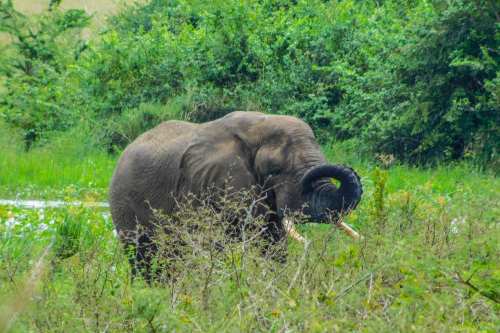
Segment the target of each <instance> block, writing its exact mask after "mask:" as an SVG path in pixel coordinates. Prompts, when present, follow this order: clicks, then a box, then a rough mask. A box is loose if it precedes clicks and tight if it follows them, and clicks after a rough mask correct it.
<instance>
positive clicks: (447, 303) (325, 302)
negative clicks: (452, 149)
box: [0, 134, 500, 332]
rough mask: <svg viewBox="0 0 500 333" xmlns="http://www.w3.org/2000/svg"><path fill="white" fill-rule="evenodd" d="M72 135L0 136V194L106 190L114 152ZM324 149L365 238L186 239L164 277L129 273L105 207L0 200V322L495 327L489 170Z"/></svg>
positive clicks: (102, 327) (92, 327) (58, 328)
mask: <svg viewBox="0 0 500 333" xmlns="http://www.w3.org/2000/svg"><path fill="white" fill-rule="evenodd" d="M14 137H15V136H14ZM72 137H73V140H70V139H64V138H61V139H59V140H57V141H56V143H54V145H51V147H50V148H37V149H35V150H34V151H32V152H30V153H24V152H22V151H21V150H20V149H19V148H16V144H15V142H13V141H12V140H14V139H6V138H4V139H3V140H1V141H2V142H1V144H0V146H1V147H2V152H3V153H4V155H3V156H5V157H7V158H3V159H2V160H0V189H1V190H0V193H2V195H9V196H15V195H18V196H22V197H23V196H24V197H30V198H34V197H43V198H51V197H58V198H66V199H68V200H70V199H73V198H83V199H84V200H88V201H90V200H102V199H105V198H106V187H107V182H108V180H109V177H110V175H111V173H112V169H113V166H114V162H115V158H113V157H109V156H108V155H106V154H104V153H101V152H96V151H95V150H92V149H90V148H88V149H87V148H85V146H82V145H81V142H85V141H84V139H83V138H81V137H80V138H79V137H78V134H75V135H73V136H72ZM72 142H73V143H72ZM74 142H78V144H75V143H74ZM325 152H326V154H327V156H328V157H329V158H330V160H332V161H333V162H346V163H349V164H352V165H354V166H355V167H356V169H357V170H359V173H360V174H361V177H362V181H363V184H364V186H365V195H364V198H363V200H362V203H361V206H360V207H359V208H358V209H357V210H356V211H355V212H354V213H353V214H352V215H351V216H350V217H349V220H348V222H349V223H350V224H352V225H353V226H354V227H355V228H356V229H357V230H359V231H360V233H362V234H363V235H364V236H365V239H364V241H362V242H359V243H356V242H353V241H352V240H350V239H348V238H347V237H346V236H345V235H343V234H342V233H340V232H338V231H336V230H335V229H334V228H333V227H331V226H328V225H321V226H319V225H303V226H299V229H300V230H301V232H302V233H303V234H304V235H305V236H306V237H307V238H309V239H310V240H311V245H310V246H309V247H308V248H304V247H303V246H302V245H301V244H298V243H296V242H294V241H292V240H290V241H289V244H288V250H289V257H288V261H287V263H286V264H278V263H276V262H272V261H269V260H264V259H263V258H262V257H261V256H260V255H258V253H256V252H257V251H256V250H255V251H254V250H248V251H244V250H242V247H241V244H236V245H234V246H232V247H230V249H229V250H228V251H225V252H224V253H222V254H221V253H217V254H214V253H213V252H212V251H210V250H209V249H206V248H201V247H200V248H193V249H192V250H190V251H191V252H189V253H187V254H186V256H185V259H184V261H183V263H182V265H181V266H180V269H179V273H178V274H179V276H178V279H177V280H176V281H175V282H171V283H167V284H166V285H156V286H153V287H148V286H147V285H145V284H144V283H143V282H142V281H140V280H135V281H133V282H132V281H131V279H130V270H129V266H128V264H127V260H126V258H125V256H124V254H123V252H122V251H121V248H120V246H119V243H118V241H117V239H116V237H115V234H114V232H113V226H112V223H111V221H110V218H109V214H107V212H106V210H102V209H86V208H83V207H70V208H64V209H43V210H26V209H20V208H16V207H6V206H0V300H2V301H1V302H0V307H1V308H2V309H1V311H0V331H2V328H3V329H6V328H9V329H10V330H11V331H12V332H27V331H43V332H87V331H106V332H123V331H134V332H165V331H177V332H185V331H194V332H221V331H223V332H237V331H245V332H255V331H266V332H267V331H271V332H301V331H303V332H332V331H367V332H388V331H391V332H392V331H396V332H411V331H415V332H422V331H426V332H477V331H481V332H498V328H499V327H500V304H499V302H500V265H499V264H498V256H499V255H500V223H499V219H498V216H500V207H499V202H500V197H499V194H498V188H499V187H500V182H499V181H498V179H497V178H496V177H494V176H493V175H488V174H487V173H484V172H480V171H478V170H477V169H476V168H474V167H472V166H469V165H466V164H458V165H455V166H442V167H438V168H434V169H418V168H412V167H408V166H404V165H397V164H395V165H393V166H387V167H386V168H380V167H379V166H377V163H375V162H370V161H361V160H359V159H357V157H356V156H353V155H352V154H348V153H345V152H343V151H342V150H341V149H339V147H337V146H333V147H325ZM191 214H192V215H190V216H188V217H187V219H198V220H199V221H200V222H202V223H203V222H204V221H206V220H207V219H210V218H214V219H215V218H216V217H214V216H210V214H200V212H192V213H191Z"/></svg>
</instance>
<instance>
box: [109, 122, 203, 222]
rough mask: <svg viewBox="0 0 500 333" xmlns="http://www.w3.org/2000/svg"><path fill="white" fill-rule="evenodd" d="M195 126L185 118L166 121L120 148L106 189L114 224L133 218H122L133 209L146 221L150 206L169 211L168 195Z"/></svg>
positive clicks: (175, 184)
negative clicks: (107, 189) (119, 154)
mask: <svg viewBox="0 0 500 333" xmlns="http://www.w3.org/2000/svg"><path fill="white" fill-rule="evenodd" d="M197 126H198V125H196V124H192V123H188V122H184V121H166V122H163V123H161V124H160V125H158V126H156V127H155V128H153V129H151V130H149V131H147V132H145V133H143V134H142V135H141V136H139V137H138V138H137V139H136V140H134V141H133V142H132V143H131V144H130V145H129V146H127V148H126V149H125V150H124V151H123V153H122V156H121V157H120V159H119V160H118V163H117V165H116V168H115V171H114V173H113V177H112V179H111V183H110V188H109V200H110V201H109V202H110V208H111V213H112V216H113V221H114V222H115V224H129V223H131V225H128V226H126V227H125V229H128V228H131V227H133V221H125V219H124V218H121V215H123V212H124V211H130V210H131V211H132V212H133V215H134V216H135V217H136V218H138V219H139V220H143V221H144V220H146V219H147V216H148V215H149V214H150V205H151V207H155V208H162V209H164V210H167V211H168V210H170V209H171V207H170V206H172V202H171V201H172V200H170V196H171V194H172V192H175V190H176V188H177V187H178V183H179V181H180V180H181V174H180V163H181V160H182V156H183V154H184V152H185V150H186V149H187V147H188V146H189V144H190V143H191V142H192V141H193V138H194V137H195V136H196V128H197ZM115 217H116V218H115Z"/></svg>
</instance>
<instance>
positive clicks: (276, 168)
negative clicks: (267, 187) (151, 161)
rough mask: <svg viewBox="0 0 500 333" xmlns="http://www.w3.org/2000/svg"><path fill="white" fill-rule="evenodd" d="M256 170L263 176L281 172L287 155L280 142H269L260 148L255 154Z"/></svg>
mask: <svg viewBox="0 0 500 333" xmlns="http://www.w3.org/2000/svg"><path fill="white" fill-rule="evenodd" d="M254 163H255V166H254V167H255V171H256V172H257V173H258V174H259V175H260V176H261V177H267V176H271V175H273V174H277V173H280V172H281V171H282V170H283V166H284V163H285V155H284V153H283V149H282V147H281V145H280V144H267V145H264V146H262V147H260V148H259V150H258V151H257V153H256V155H255V162H254Z"/></svg>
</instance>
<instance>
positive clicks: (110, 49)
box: [4, 0, 500, 163]
mask: <svg viewBox="0 0 500 333" xmlns="http://www.w3.org/2000/svg"><path fill="white" fill-rule="evenodd" d="M497 17H498V10H497V9H496V7H495V5H494V3H493V2H492V1H475V2H470V1H468V2H464V1H438V0H436V1H430V2H429V1H408V2H401V1H395V0H394V1H384V2H380V1H365V2H359V1H354V0H347V1H322V0H313V1H293V2H289V1H278V0H264V1H262V0H261V1H257V0H255V1H246V2H241V1H236V0H229V1H224V2H210V3H207V2H204V1H200V0H195V1H185V0H177V1H166V0H152V1H150V2H148V3H146V4H136V5H133V6H131V7H128V8H126V9H125V10H124V11H123V12H122V13H120V14H119V15H117V16H116V17H114V18H112V19H111V22H110V25H109V27H108V30H107V31H106V32H104V33H103V34H102V35H101V37H100V38H99V39H98V40H96V41H95V42H92V43H90V45H89V46H88V47H87V48H86V50H85V51H84V52H83V53H82V54H81V55H80V56H79V57H78V59H76V60H74V61H73V62H71V65H70V66H66V67H65V68H64V70H63V71H62V72H61V73H59V72H57V71H55V70H53V69H52V67H49V68H48V69H46V71H45V72H44V73H43V77H44V80H45V81H46V83H47V84H48V86H47V87H48V88H43V89H42V88H39V86H38V85H36V84H32V83H29V84H26V85H25V86H23V88H19V87H18V86H19V85H18V84H17V83H15V82H8V83H7V87H8V89H9V90H10V91H16V92H17V93H16V94H14V95H13V96H16V97H15V98H13V97H8V98H6V99H5V100H7V101H10V102H9V103H7V104H5V103H4V109H5V110H6V112H5V113H6V114H7V115H10V116H9V117H7V120H8V121H9V122H10V123H13V124H16V125H17V126H21V127H23V128H25V129H29V128H32V127H36V126H38V124H40V125H39V126H42V125H41V124H43V128H41V129H36V131H37V132H40V131H43V130H52V129H56V130H59V129H61V130H65V129H66V128H68V127H70V126H72V125H73V123H75V122H78V121H79V119H80V118H89V119H91V120H92V121H95V122H96V123H97V124H99V128H98V129H97V131H96V137H98V138H103V137H105V139H103V140H101V141H102V144H103V145H109V144H110V142H111V145H117V146H120V147H121V146H123V145H125V144H126V143H127V142H128V140H122V139H123V138H122V139H116V137H117V136H116V135H114V134H112V135H111V136H109V135H104V136H103V134H102V133H103V132H104V133H109V132H113V131H114V130H111V131H110V129H112V128H113V127H114V124H116V123H117V122H118V123H119V122H120V120H119V119H123V121H128V120H130V119H132V118H133V119H134V120H133V122H134V123H137V122H138V121H139V119H140V118H141V117H142V116H141V115H137V116H135V115H132V113H134V112H138V113H139V114H140V113H141V112H142V111H141V110H140V105H142V104H154V105H165V104H169V103H171V102H172V101H173V100H183V103H182V105H183V106H182V108H181V112H180V113H178V116H179V117H181V118H183V119H187V120H192V121H199V122H201V121H207V120H211V119H215V118H218V117H220V116H221V115H224V114H226V113H227V112H229V111H231V110H235V109H240V110H248V109H253V110H255V109H257V110H264V111H266V112H272V113H280V114H292V115H295V116H298V117H301V118H303V119H304V120H305V121H306V122H308V123H309V124H310V125H311V126H312V127H313V128H314V130H315V132H316V134H317V135H318V137H319V139H320V140H321V141H323V142H327V141H331V140H336V141H339V140H346V139H355V140H357V141H358V142H360V143H361V145H360V146H359V147H357V149H359V150H363V151H364V152H367V153H377V154H378V153H382V154H393V155H394V156H395V157H396V158H398V159H399V160H406V161H412V162H419V163H428V162H433V161H436V160H442V159H460V158H463V157H470V158H474V159H476V160H477V161H485V162H489V161H493V160H495V159H496V158H497V151H498V142H499V141H500V140H499V134H498V133H499V131H498V125H497V124H498V121H499V119H498V117H499V116H498V114H499V112H498V106H499V101H498V72H500V68H499V53H498V51H497V50H498V49H499V45H498V44H499V37H498V36H499V34H498V23H497V19H496V18H497ZM44 87H45V85H44ZM19 91H20V92H19ZM17 96H19V97H21V98H18V97H17ZM22 101H25V102H23V103H25V104H22V103H21V102H22ZM34 101H36V103H35V102H34ZM40 101H42V102H43V103H40ZM29 103H31V104H29ZM33 103H35V104H36V107H37V108H38V109H37V108H35V107H33V106H32V104H33ZM40 105H42V106H43V108H44V109H42V110H41V111H39V110H40V108H42V107H41V106H40ZM47 105H48V106H47ZM57 108H59V109H57ZM19 110H30V111H29V112H26V114H24V113H21V112H20V111H19ZM31 110H33V111H31ZM54 110H57V111H54ZM134 110H135V111H134ZM18 114H19V116H15V117H14V116H12V115H18ZM21 115H22V116H21ZM40 115H43V117H40ZM16 117H17V118H16ZM24 118H27V120H24ZM127 119H128V120H127ZM143 121H144V124H142V125H134V126H136V127H135V128H136V129H135V130H134V131H139V130H143V129H146V128H149V126H152V125H154V124H153V123H154V122H150V121H148V120H147V119H143ZM33 124H37V125H36V126H35V125H33ZM127 126H128V125H127ZM129 130H131V129H119V130H118V131H122V132H123V131H129ZM127 135H128V136H130V135H129V134H127ZM134 135H136V134H134ZM134 135H132V136H130V137H133V136H134ZM122 136H123V135H118V137H122ZM110 137H111V139H109V138H110Z"/></svg>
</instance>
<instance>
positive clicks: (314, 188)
mask: <svg viewBox="0 0 500 333" xmlns="http://www.w3.org/2000/svg"><path fill="white" fill-rule="evenodd" d="M254 131H258V132H260V133H258V134H257V136H258V137H260V138H261V140H259V141H260V142H258V149H257V151H256V154H255V155H254V156H255V159H254V169H255V171H256V173H257V175H258V177H259V179H261V182H265V183H266V184H265V186H266V187H268V188H271V189H272V190H271V191H270V192H271V196H272V197H273V200H272V201H273V204H274V205H275V207H273V208H274V209H275V210H276V212H277V213H278V215H279V216H280V218H282V217H283V216H285V214H286V213H287V212H293V211H296V212H297V211H300V212H302V213H304V214H305V215H306V216H308V217H309V218H310V219H311V220H312V221H313V222H318V223H322V222H327V221H329V217H331V216H333V217H334V218H337V220H340V217H341V216H342V214H346V213H348V212H349V211H350V210H352V209H354V208H355V207H356V206H357V204H358V203H359V201H360V199H361V195H362V192H363V190H362V186H361V182H360V179H359V177H358V175H357V174H356V172H354V170H352V169H351V168H349V167H345V166H340V165H331V164H329V163H328V162H327V161H326V159H325V158H324V156H323V154H322V153H321V150H320V147H319V145H318V144H317V143H316V140H315V138H314V134H313V132H312V130H311V128H310V127H309V126H308V125H307V124H305V123H304V122H302V121H300V120H298V119H297V118H293V117H286V116H269V117H268V119H267V121H266V122H265V124H263V125H261V126H258V127H257V129H256V130H254ZM332 178H334V179H336V180H338V181H340V186H339V187H337V186H336V185H334V183H333V182H332V181H331V180H332Z"/></svg>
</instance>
